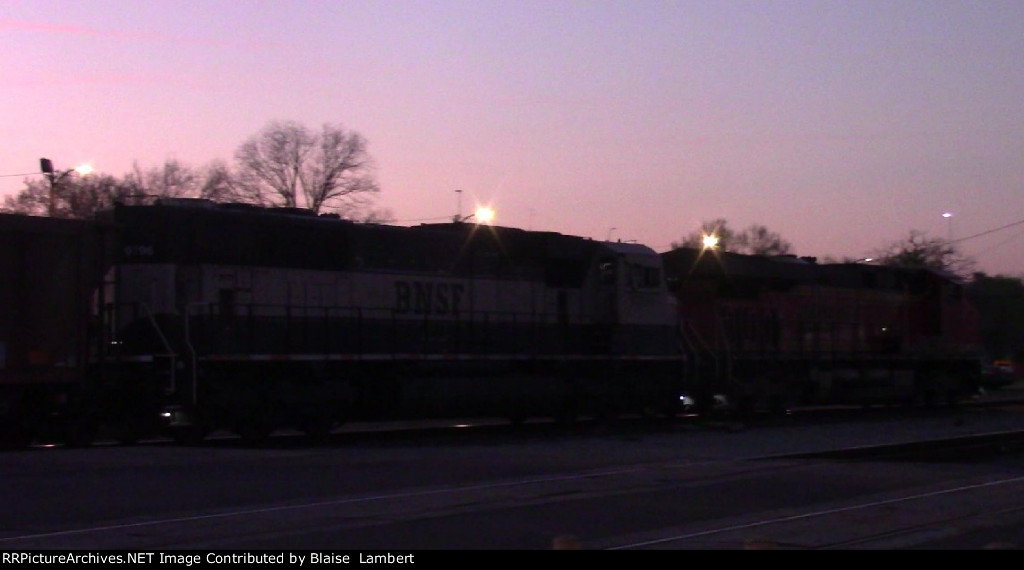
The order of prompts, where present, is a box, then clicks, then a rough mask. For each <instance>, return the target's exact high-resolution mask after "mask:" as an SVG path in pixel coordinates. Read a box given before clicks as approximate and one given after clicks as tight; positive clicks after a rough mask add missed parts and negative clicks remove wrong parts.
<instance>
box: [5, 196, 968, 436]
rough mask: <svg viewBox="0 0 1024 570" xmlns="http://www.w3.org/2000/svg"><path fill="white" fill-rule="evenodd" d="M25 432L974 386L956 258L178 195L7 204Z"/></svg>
mask: <svg viewBox="0 0 1024 570" xmlns="http://www.w3.org/2000/svg"><path fill="white" fill-rule="evenodd" d="M0 275H2V276H3V279H0V439H2V440H3V442H4V443H7V444H10V443H14V444H16V445H19V446H20V445H25V444H27V443H29V442H31V441H33V440H40V439H44V438H45V439H47V440H50V439H52V438H62V439H63V440H64V441H67V442H68V443H71V444H84V443H87V442H89V441H91V440H92V439H93V438H94V437H95V436H96V435H97V432H98V430H100V429H103V430H105V431H106V432H107V433H108V434H110V435H112V436H114V437H116V438H118V439H120V440H122V441H125V442H130V441H134V440H137V439H139V438H141V437H146V436H150V435H155V434H156V433H169V434H170V435H172V436H173V437H175V438H176V439H178V440H179V441H197V440H200V439H202V438H203V437H205V436H206V435H207V434H209V433H210V432H211V431H213V430H223V429H226V430H232V431H234V432H236V433H238V434H240V435H242V436H243V437H245V438H247V439H249V440H253V441H258V440H261V439H263V438H266V437H267V436H268V435H269V434H270V433H271V432H272V431H273V430H275V429H278V428H294V429H299V430H302V431H304V432H306V433H308V434H310V435H314V436H318V435H324V434H326V433H327V432H328V431H330V430H331V429H332V428H333V427H334V426H336V425H339V424H340V423H342V422H347V421H361V420H383V419H416V418H430V417H472V416H488V417H503V418H507V419H508V420H511V421H513V422H520V421H523V420H525V419H527V418H530V417H548V418H556V419H563V420H570V419H573V418H575V417H578V416H589V417H603V416H610V415H616V414H620V413H631V414H643V415H656V416H669V417H671V416H675V415H676V414H677V413H678V411H679V406H680V401H681V400H682V401H684V402H691V401H692V402H694V403H695V404H696V405H697V407H698V409H701V410H707V411H710V410H712V408H713V407H714V405H715V403H716V402H726V403H728V404H730V406H729V409H735V410H738V411H757V410H759V409H785V408H787V407H789V406H793V405H799V404H813V403H839V404H848V403H865V404H866V403H876V402H877V403H892V402H916V401H922V402H931V401H935V400H938V399H945V400H947V401H955V400H957V399H958V398H961V397H963V395H965V394H966V393H968V392H969V391H970V389H971V387H972V385H973V382H975V381H976V380H977V378H978V373H979V370H980V358H979V352H978V347H979V344H980V343H979V342H978V328H977V322H976V316H975V315H974V313H973V311H972V309H971V307H970V306H969V305H968V304H967V302H966V300H965V299H964V296H963V290H962V286H961V285H959V284H958V283H957V282H956V281H955V280H954V279H951V278H950V277H949V276H947V275H944V274H942V273H939V272H935V271H931V270H925V269H909V268H894V267H880V266H871V265H863V264H817V263H815V262H813V261H811V260H807V259H799V258H792V257H781V258H771V257H763V256H747V255H737V254H730V253H720V252H714V251H701V250H694V249H687V248H680V249H676V250H674V251H671V252H667V253H663V254H660V255H659V254H657V253H656V252H654V251H653V250H651V249H650V248H647V247H645V246H642V245H638V244H632V243H619V242H601V241H594V240H591V239H587V238H581V237H574V236H568V235H563V234H559V233H554V232H537V231H524V230H521V229H514V228H504V227H494V226H489V225H482V224H474V223H466V222H461V221H455V222H451V223H441V224H423V225H419V226H414V227H400V226H390V225H377V224H358V223H353V222H350V221H346V220H341V219H338V218H336V217H331V216H323V215H321V216H317V215H313V214H312V213H310V212H308V211H305V210H297V209H285V208H261V207H256V206H250V205H242V204H218V203H214V202H210V201H206V200H193V199H185V200H182V199H165V200H161V201H158V202H157V203H155V204H153V205H146V206H141V205H139V206H127V205H117V206H115V207H114V208H112V209H110V210H107V211H104V212H101V213H99V214H98V215H97V216H96V218H95V219H94V220H89V221H83V220H60V219H50V218H39V217H28V216H18V215H4V214H0Z"/></svg>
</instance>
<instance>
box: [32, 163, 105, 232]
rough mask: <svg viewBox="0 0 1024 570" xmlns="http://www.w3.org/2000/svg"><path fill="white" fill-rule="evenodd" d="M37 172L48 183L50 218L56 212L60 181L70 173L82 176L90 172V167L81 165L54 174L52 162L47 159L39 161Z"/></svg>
mask: <svg viewBox="0 0 1024 570" xmlns="http://www.w3.org/2000/svg"><path fill="white" fill-rule="evenodd" d="M39 170H41V171H42V172H43V174H44V175H45V176H46V179H47V180H49V181H50V205H49V208H48V210H49V211H48V212H47V213H48V214H49V216H50V217H51V218H52V217H53V215H54V214H55V213H56V211H57V186H59V185H60V183H61V181H62V180H64V178H66V177H67V176H68V175H69V174H71V173H72V172H77V173H78V174H81V175H82V176H85V175H86V174H89V173H90V172H92V166H90V165H88V164H83V165H80V166H76V167H74V168H69V169H67V170H65V171H63V172H56V171H55V170H54V169H53V161H52V160H50V159H49V158H40V159H39Z"/></svg>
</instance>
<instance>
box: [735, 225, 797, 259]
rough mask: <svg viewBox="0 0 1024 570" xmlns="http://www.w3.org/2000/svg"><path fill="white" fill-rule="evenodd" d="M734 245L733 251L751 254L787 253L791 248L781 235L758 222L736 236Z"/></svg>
mask: <svg viewBox="0 0 1024 570" xmlns="http://www.w3.org/2000/svg"><path fill="white" fill-rule="evenodd" d="M734 247H735V251H738V252H741V253H749V254H753V255H788V254H790V253H791V252H792V249H793V246H792V244H790V243H789V242H788V241H786V240H784V239H782V236H780V235H779V234H778V233H776V232H773V231H769V230H768V228H766V227H764V226H762V225H760V224H753V225H751V226H750V227H749V228H747V229H745V230H743V232H741V233H740V234H739V235H738V236H736V240H735V242H734Z"/></svg>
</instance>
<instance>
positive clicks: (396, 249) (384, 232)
mask: <svg viewBox="0 0 1024 570" xmlns="http://www.w3.org/2000/svg"><path fill="white" fill-rule="evenodd" d="M98 217H102V218H104V219H108V220H110V221H113V222H115V223H117V224H118V226H119V227H120V228H121V232H122V240H123V241H124V245H125V246H126V247H125V248H122V249H124V251H126V252H128V251H145V252H147V255H149V256H150V257H149V258H147V259H146V260H142V259H139V261H151V262H161V261H164V262H166V261H177V262H183V263H222V264H241V265H263V266H289V267H306V268H321V269H342V268H366V269H379V270H386V271H392V270H393V271H429V272H450V273H456V274H461V273H473V274H491V275H495V276H499V277H500V276H503V275H504V276H514V275H519V276H521V275H524V274H550V273H558V274H559V275H563V276H564V277H562V278H564V279H565V280H567V281H570V282H578V281H580V280H582V278H583V275H584V274H585V273H586V271H587V267H589V266H590V260H592V259H593V258H594V257H595V256H597V255H599V254H600V252H601V251H608V250H610V251H612V252H620V253H631V254H634V255H643V254H648V255H651V256H656V255H657V254H656V253H654V252H653V250H650V249H649V248H646V247H645V246H641V245H638V244H622V243H611V242H598V241H594V240H591V239H589V238H582V237H577V236H569V235H564V234H560V233H556V232H544V231H528V230H522V229H518V228H508V227H502V226H490V225H483V224H473V223H465V222H451V223H444V224H421V225H417V226H398V225H390V224H372V223H356V222H352V221H348V220H342V219H339V218H338V217H337V216H329V215H328V216H323V215H321V216H317V215H315V214H313V213H311V212H309V211H306V210H296V209H280V208H261V207H259V206H248V205H237V204H217V203H213V202H210V201H207V200H184V201H182V200H171V201H160V202H158V203H157V204H155V205H147V206H125V205H120V206H117V207H115V208H114V209H113V210H112V211H110V212H105V213H103V214H102V215H101V216H98ZM132 246H140V247H132ZM125 255H128V254H125ZM136 259H137V258H136Z"/></svg>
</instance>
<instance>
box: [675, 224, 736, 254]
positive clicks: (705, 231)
mask: <svg viewBox="0 0 1024 570" xmlns="http://www.w3.org/2000/svg"><path fill="white" fill-rule="evenodd" d="M705 236H714V237H716V238H718V245H717V246H716V247H717V248H718V249H720V250H722V251H730V250H731V249H730V247H731V246H732V242H733V239H734V238H735V237H736V233H735V232H734V231H732V228H730V227H729V224H728V222H726V221H725V218H715V219H714V220H711V221H705V222H703V223H701V225H700V229H698V230H696V231H694V232H690V233H689V234H687V236H686V237H685V238H683V240H682V241H678V242H672V249H675V248H679V247H696V248H699V247H703V245H704V237H705Z"/></svg>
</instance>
